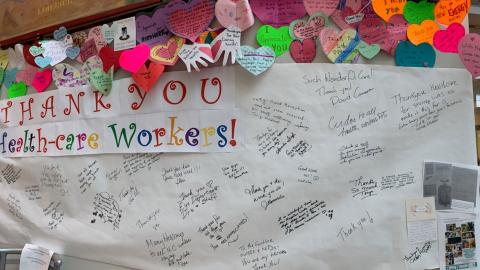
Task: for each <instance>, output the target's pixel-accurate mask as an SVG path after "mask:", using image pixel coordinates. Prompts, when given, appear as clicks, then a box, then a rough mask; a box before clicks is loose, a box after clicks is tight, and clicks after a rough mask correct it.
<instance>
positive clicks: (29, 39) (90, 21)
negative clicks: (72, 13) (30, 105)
mask: <svg viewBox="0 0 480 270" xmlns="http://www.w3.org/2000/svg"><path fill="white" fill-rule="evenodd" d="M163 4H164V3H162V2H159V1H158V0H147V1H145V2H142V3H137V4H131V5H128V6H125V7H120V8H116V9H112V10H109V11H105V12H101V13H98V14H94V15H91V16H87V17H85V18H80V19H76V20H72V21H67V22H64V23H60V24H56V25H52V26H49V27H46V28H42V29H39V30H35V31H32V32H30V33H27V34H23V35H20V36H16V37H14V38H10V39H6V40H2V41H0V46H1V47H10V46H14V45H15V44H17V43H21V44H26V43H33V42H34V41H35V40H38V39H40V38H41V37H50V36H51V35H52V33H53V31H55V30H57V29H58V28H59V27H60V26H65V27H66V28H67V29H68V30H69V33H73V32H76V31H79V30H83V29H88V28H90V27H93V26H96V25H99V24H102V23H106V22H111V21H113V20H114V19H119V18H122V17H128V16H130V15H132V14H134V13H137V12H139V11H141V10H145V9H149V8H153V7H155V6H160V5H163Z"/></svg>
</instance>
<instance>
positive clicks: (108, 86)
mask: <svg viewBox="0 0 480 270" xmlns="http://www.w3.org/2000/svg"><path fill="white" fill-rule="evenodd" d="M112 82H113V67H112V68H110V70H108V73H105V72H104V71H103V70H102V69H101V68H94V69H92V70H91V71H90V83H91V84H92V86H93V87H94V88H95V89H97V90H98V91H99V92H101V93H102V94H104V95H106V96H108V94H110V90H112Z"/></svg>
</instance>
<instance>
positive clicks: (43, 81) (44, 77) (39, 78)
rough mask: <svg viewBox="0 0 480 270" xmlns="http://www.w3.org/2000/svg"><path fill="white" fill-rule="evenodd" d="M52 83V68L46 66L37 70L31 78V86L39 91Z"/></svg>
mask: <svg viewBox="0 0 480 270" xmlns="http://www.w3.org/2000/svg"><path fill="white" fill-rule="evenodd" d="M51 83H52V70H51V69H49V68H47V69H44V70H43V71H40V72H37V73H36V74H35V77H34V78H33V82H32V86H33V88H35V89H36V90H37V91H38V92H39V93H41V92H43V91H44V90H45V89H47V88H48V87H49V86H50V84H51Z"/></svg>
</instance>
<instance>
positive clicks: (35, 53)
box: [28, 45, 45, 57]
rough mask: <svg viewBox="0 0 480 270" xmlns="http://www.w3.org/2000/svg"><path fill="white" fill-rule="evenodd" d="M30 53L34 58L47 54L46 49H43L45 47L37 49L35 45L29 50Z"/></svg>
mask: <svg viewBox="0 0 480 270" xmlns="http://www.w3.org/2000/svg"><path fill="white" fill-rule="evenodd" d="M28 51H29V52H30V54H31V55H32V56H33V57H35V56H39V55H41V54H42V53H44V52H45V48H43V47H37V46H35V45H33V46H32V47H30V48H29V49H28Z"/></svg>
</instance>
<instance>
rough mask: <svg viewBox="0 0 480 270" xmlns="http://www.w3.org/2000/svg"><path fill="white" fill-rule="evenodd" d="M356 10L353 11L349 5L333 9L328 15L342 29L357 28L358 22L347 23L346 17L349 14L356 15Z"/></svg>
mask: <svg viewBox="0 0 480 270" xmlns="http://www.w3.org/2000/svg"><path fill="white" fill-rule="evenodd" d="M356 14H357V12H354V11H353V10H352V9H351V8H350V7H345V8H343V9H342V10H340V9H337V10H335V11H334V12H333V13H332V15H331V16H330V19H331V20H332V21H333V22H334V23H335V24H336V25H337V26H338V27H339V28H340V29H342V30H345V29H349V28H352V29H357V27H358V24H359V23H360V22H354V23H347V20H346V18H347V17H349V16H353V15H356Z"/></svg>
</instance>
